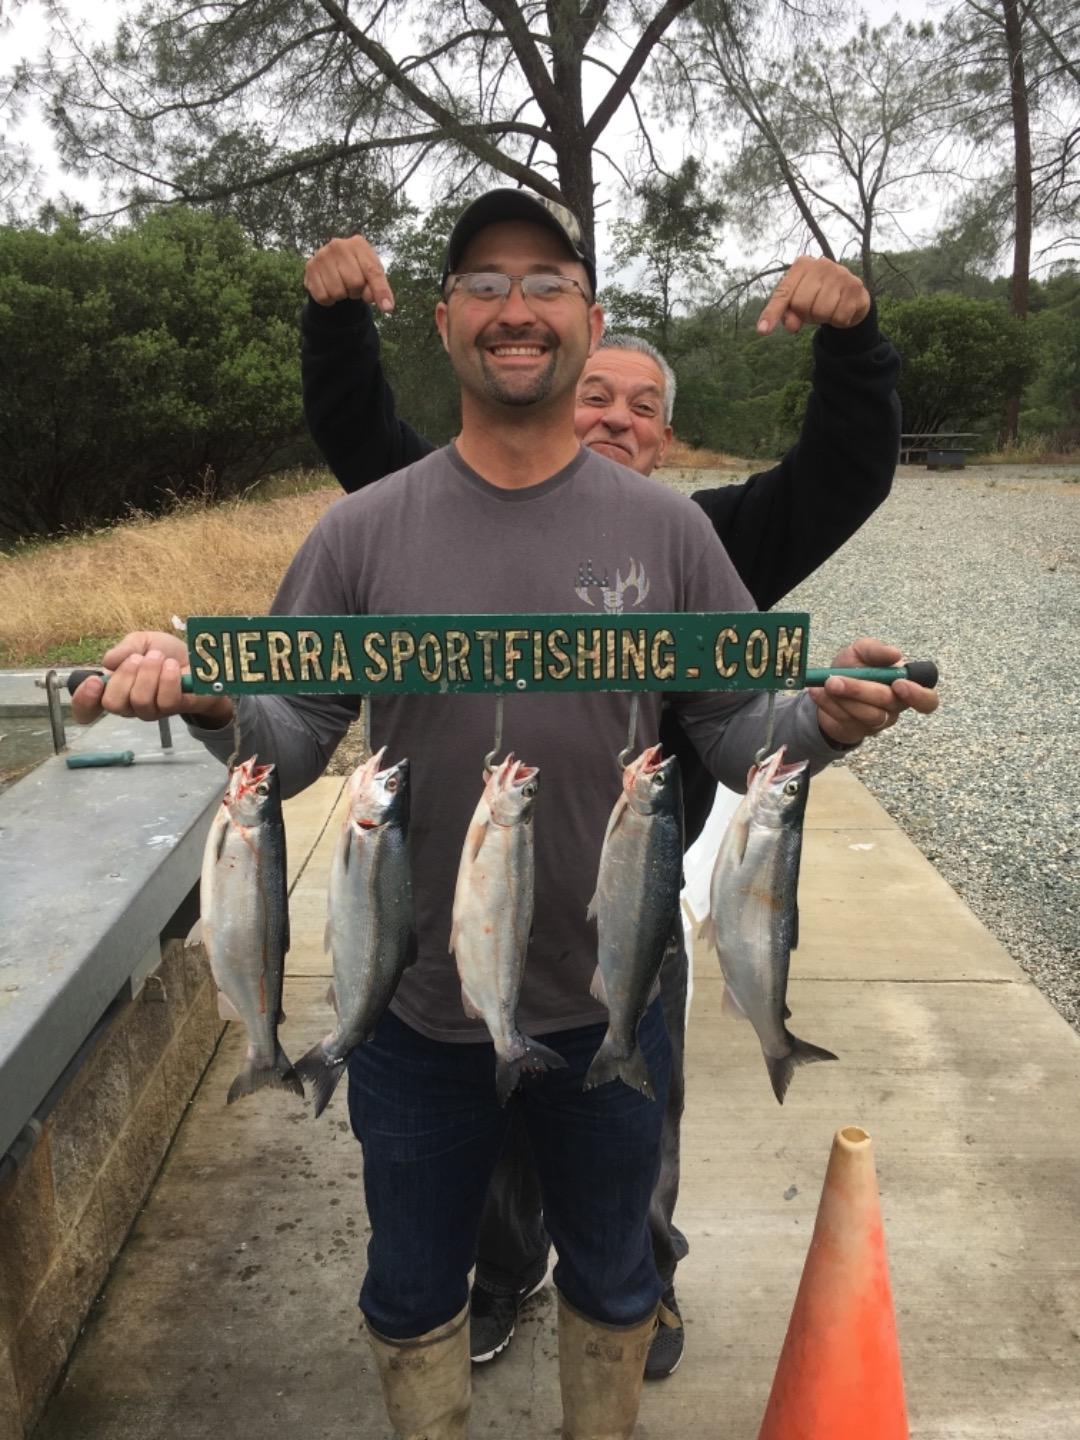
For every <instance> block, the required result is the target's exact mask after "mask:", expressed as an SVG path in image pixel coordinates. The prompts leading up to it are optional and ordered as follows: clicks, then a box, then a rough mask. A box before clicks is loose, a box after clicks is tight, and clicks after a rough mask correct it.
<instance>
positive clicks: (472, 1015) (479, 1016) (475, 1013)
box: [461, 985, 484, 1020]
mask: <svg viewBox="0 0 1080 1440" xmlns="http://www.w3.org/2000/svg"><path fill="white" fill-rule="evenodd" d="M461 1008H462V1009H463V1010H464V1011H465V1014H466V1015H467V1016H468V1017H469V1019H470V1020H483V1018H484V1012H483V1011H482V1010H479V1009H477V1007H476V1006H475V1005H474V1004H473V1002H472V1001H471V1000H470V999H469V995H468V991H467V990H466V989H465V986H464V985H463V986H462V987H461Z"/></svg>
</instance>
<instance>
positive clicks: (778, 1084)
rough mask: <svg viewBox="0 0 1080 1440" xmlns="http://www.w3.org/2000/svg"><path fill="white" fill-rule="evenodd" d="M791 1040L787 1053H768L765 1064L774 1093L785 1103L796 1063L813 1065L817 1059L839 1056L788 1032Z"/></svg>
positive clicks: (833, 1058) (834, 1058) (831, 1058)
mask: <svg viewBox="0 0 1080 1440" xmlns="http://www.w3.org/2000/svg"><path fill="white" fill-rule="evenodd" d="M788 1039H789V1040H790V1041H791V1049H790V1050H789V1051H788V1053H787V1054H786V1055H780V1056H776V1055H766V1056H765V1064H766V1065H767V1066H768V1067H769V1079H770V1080H771V1081H772V1088H773V1094H774V1095H775V1096H776V1098H777V1100H779V1102H780V1104H781V1105H782V1104H783V1103H784V1096H785V1095H786V1094H787V1088H788V1086H789V1085H790V1084H791V1077H792V1075H794V1073H795V1067H796V1065H812V1064H813V1063H814V1061H815V1060H836V1059H838V1058H839V1057H838V1056H836V1055H834V1054H833V1052H832V1051H831V1050H823V1049H822V1048H821V1046H820V1045H811V1044H810V1042H809V1040H800V1039H799V1037H798V1036H797V1035H792V1034H790V1032H789V1034H788Z"/></svg>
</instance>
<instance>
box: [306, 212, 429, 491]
mask: <svg viewBox="0 0 1080 1440" xmlns="http://www.w3.org/2000/svg"><path fill="white" fill-rule="evenodd" d="M304 284H305V285H306V287H307V291H308V300H307V301H306V303H305V305H304V308H303V311H302V312H301V317H300V374H301V379H302V382H303V394H304V419H305V420H306V421H307V425H308V429H309V430H310V431H311V438H312V439H313V440H314V441H315V444H316V445H317V446H318V447H319V450H320V451H321V453H322V456H323V459H324V460H325V461H326V463H327V465H329V467H330V469H331V470H332V471H333V472H334V476H335V478H336V479H337V481H338V482H339V484H340V485H341V486H342V487H343V489H345V490H348V491H353V490H361V489H363V487H364V486H365V485H369V484H371V482H372V481H373V480H381V479H382V477H383V476H384V475H390V474H392V473H393V472H394V471H395V470H400V469H401V468H402V467H403V466H405V465H410V464H411V463H412V462H413V461H414V460H419V459H420V458H421V457H422V456H424V455H427V454H428V453H429V452H430V451H431V450H433V449H434V448H435V447H434V446H433V445H432V444H431V442H430V441H429V440H426V439H425V438H424V437H423V436H422V435H418V434H417V433H416V431H415V430H414V429H413V428H412V426H411V425H407V424H406V423H405V421H404V420H399V419H398V416H397V411H396V408H395V406H394V392H393V390H392V389H391V388H390V386H389V384H388V383H387V380H386V376H385V374H384V372H383V367H382V358H381V355H380V352H379V332H378V330H377V329H376V328H375V322H374V319H373V316H372V310H371V307H372V305H377V306H378V307H379V308H380V309H381V310H383V311H384V312H385V313H389V312H390V311H392V310H393V308H394V296H393V291H392V290H391V288H390V284H389V281H388V280H387V278H386V272H385V271H384V270H383V267H382V263H381V261H380V260H379V258H378V256H377V255H376V254H375V251H374V250H373V249H372V248H371V246H370V245H369V244H368V242H367V241H366V240H365V239H364V237H363V236H362V235H353V236H350V237H349V238H348V239H337V240H331V241H330V242H329V243H328V244H326V245H324V246H323V247H322V248H321V249H320V250H317V251H316V252H315V254H314V255H313V256H312V257H311V259H310V260H309V261H308V263H307V267H306V269H305V272H304Z"/></svg>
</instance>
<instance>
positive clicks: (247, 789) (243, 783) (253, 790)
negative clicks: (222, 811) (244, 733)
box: [224, 755, 281, 828]
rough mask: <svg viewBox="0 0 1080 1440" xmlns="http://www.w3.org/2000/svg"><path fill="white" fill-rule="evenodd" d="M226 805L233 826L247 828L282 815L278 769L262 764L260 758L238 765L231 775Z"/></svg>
mask: <svg viewBox="0 0 1080 1440" xmlns="http://www.w3.org/2000/svg"><path fill="white" fill-rule="evenodd" d="M224 803H225V806H226V808H227V809H228V811H229V818H230V819H231V820H232V821H233V823H234V824H236V825H243V826H245V827H246V828H250V827H251V826H252V825H261V824H262V823H263V821H264V820H268V819H270V818H271V817H273V816H276V815H280V813H281V791H280V788H279V786H278V776H277V766H276V765H260V764H259V759H258V756H257V755H252V757H251V758H250V760H242V761H241V762H240V764H239V765H234V766H233V768H232V770H231V771H230V772H229V783H228V786H227V788H226V790H225V802H224Z"/></svg>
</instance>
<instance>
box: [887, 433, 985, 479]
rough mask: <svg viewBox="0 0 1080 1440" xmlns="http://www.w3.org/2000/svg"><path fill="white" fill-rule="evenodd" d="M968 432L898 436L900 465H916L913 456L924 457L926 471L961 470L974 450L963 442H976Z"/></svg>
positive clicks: (973, 436)
mask: <svg viewBox="0 0 1080 1440" xmlns="http://www.w3.org/2000/svg"><path fill="white" fill-rule="evenodd" d="M978 438H979V437H978V434H977V433H975V432H974V431H969V430H937V431H933V432H926V433H923V434H919V435H901V436H900V463H901V465H916V464H918V461H917V460H916V459H914V458H913V457H914V456H918V455H925V457H926V468H927V469H928V470H945V469H948V470H963V468H964V465H965V464H966V462H967V457H968V456H969V455H970V454H971V452H972V451H973V450H974V448H975V447H974V446H973V445H965V444H964V443H963V442H964V441H965V440H977V439H978Z"/></svg>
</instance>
